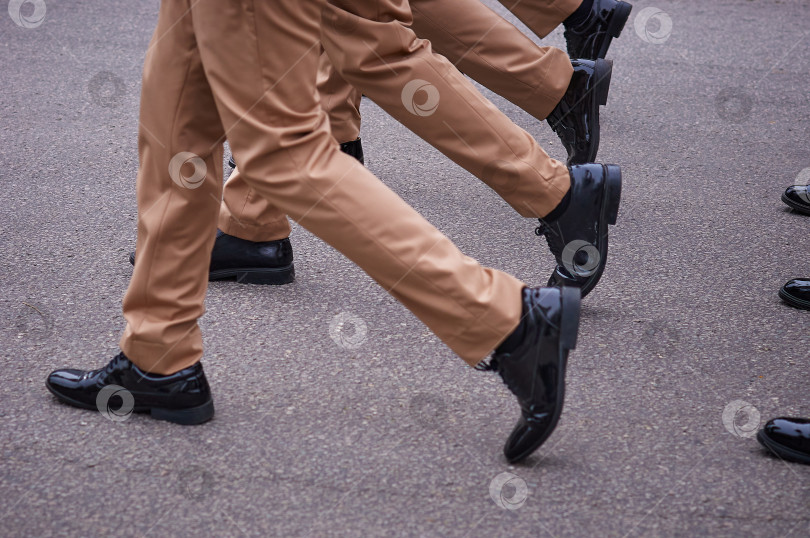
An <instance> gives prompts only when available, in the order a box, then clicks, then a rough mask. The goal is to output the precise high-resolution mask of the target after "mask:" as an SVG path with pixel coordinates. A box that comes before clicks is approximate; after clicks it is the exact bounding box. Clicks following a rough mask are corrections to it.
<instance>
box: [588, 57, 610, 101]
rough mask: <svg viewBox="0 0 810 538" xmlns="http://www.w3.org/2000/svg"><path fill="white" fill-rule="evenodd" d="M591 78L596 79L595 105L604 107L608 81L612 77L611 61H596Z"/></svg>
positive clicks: (608, 86)
mask: <svg viewBox="0 0 810 538" xmlns="http://www.w3.org/2000/svg"><path fill="white" fill-rule="evenodd" d="M593 76H594V78H596V103H597V104H599V105H602V106H605V105H606V104H607V100H608V93H609V92H610V79H611V78H612V77H613V60H602V59H599V60H596V63H595V64H594V67H593Z"/></svg>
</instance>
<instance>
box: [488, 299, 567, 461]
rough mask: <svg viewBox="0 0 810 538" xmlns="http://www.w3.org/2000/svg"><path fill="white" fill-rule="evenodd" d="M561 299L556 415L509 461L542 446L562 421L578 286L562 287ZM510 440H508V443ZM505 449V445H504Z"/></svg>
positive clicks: (524, 457)
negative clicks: (537, 436) (525, 447)
mask: <svg viewBox="0 0 810 538" xmlns="http://www.w3.org/2000/svg"><path fill="white" fill-rule="evenodd" d="M560 301H561V302H562V307H561V309H560V310H561V311H560V344H559V347H558V354H557V359H558V364H557V366H558V367H557V371H558V372H559V373H558V376H557V405H556V406H554V415H553V416H552V417H551V422H550V426H549V427H548V429H547V430H546V432H545V433H544V435H543V436H542V437H540V438H538V439H537V440H536V441H535V442H534V443H532V445H531V446H530V447H529V448H527V449H526V450H524V451H523V452H521V453H520V454H518V455H517V456H513V457H511V458H509V457H507V458H506V459H507V461H509V463H517V462H519V461H521V460H523V459H526V458H527V457H529V456H530V455H531V454H532V453H533V452H534V451H535V450H537V449H538V448H540V447H541V446H542V445H543V443H545V442H546V440H547V439H548V438H549V437H550V436H551V434H552V433H554V430H555V429H556V428H557V423H558V422H559V421H560V415H562V409H563V404H564V403H565V370H566V367H567V366H568V352H569V351H571V350H572V349H574V348H576V345H577V334H578V333H579V312H580V304H581V298H580V295H579V289H578V288H572V287H568V286H565V287H563V288H561V289H560ZM508 442H509V441H507V444H508ZM504 450H505V447H504Z"/></svg>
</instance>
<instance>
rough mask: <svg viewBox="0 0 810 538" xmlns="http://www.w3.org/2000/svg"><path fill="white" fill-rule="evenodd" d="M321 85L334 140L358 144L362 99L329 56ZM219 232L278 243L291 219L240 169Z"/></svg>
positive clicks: (322, 67)
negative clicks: (247, 178)
mask: <svg viewBox="0 0 810 538" xmlns="http://www.w3.org/2000/svg"><path fill="white" fill-rule="evenodd" d="M474 1H475V0H474ZM317 85H318V93H319V94H320V99H321V107H322V108H323V109H324V110H325V111H326V113H327V115H328V116H329V124H330V126H331V129H332V136H333V137H334V138H335V140H337V141H338V142H340V143H343V142H350V141H352V140H356V139H357V137H358V136H360V100H361V98H362V95H361V93H360V92H359V91H357V90H356V89H355V87H354V86H352V85H351V84H349V83H348V82H346V81H345V80H343V77H341V76H340V74H338V72H337V71H335V69H334V68H333V67H332V62H331V61H330V60H329V56H327V55H326V53H321V57H320V63H319V67H318V80H317ZM219 229H220V230H222V231H223V232H225V233H226V234H229V235H233V236H236V237H238V238H240V239H245V240H247V241H275V240H278V239H284V238H285V237H289V235H290V223H289V222H288V221H287V216H286V215H285V214H284V213H283V212H282V211H281V210H279V209H278V208H277V207H275V206H274V205H273V204H272V203H271V202H270V201H269V200H267V199H265V198H262V197H261V196H259V195H258V194H257V193H256V191H254V190H253V189H251V188H250V187H249V186H248V185H247V183H245V181H244V179H243V178H242V173H241V172H240V171H239V169H238V168H237V169H236V170H234V171H233V174H231V177H230V178H228V181H227V183H225V191H224V193H223V197H222V207H221V209H220V213H219Z"/></svg>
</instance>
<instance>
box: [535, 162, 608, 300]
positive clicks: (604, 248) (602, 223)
mask: <svg viewBox="0 0 810 538" xmlns="http://www.w3.org/2000/svg"><path fill="white" fill-rule="evenodd" d="M602 169H603V170H604V174H605V185H604V190H603V196H602V211H601V213H600V215H599V230H600V231H604V237H602V238H600V239H601V241H599V245H597V246H598V248H599V256H600V268H599V270H598V271H597V272H596V273H594V274H593V275H591V276H590V277H589V278H588V279H587V280H585V282H584V283H583V284H582V286H580V287H579V288H578V289H579V290H580V292H581V294H582V297H583V298H584V297H585V296H586V295H588V294H589V293H590V292H591V291H593V289H594V288H595V287H596V285H597V284H598V283H599V281H600V280H601V279H602V273H604V272H605V266H606V265H607V259H608V226H610V225H615V224H616V221H617V220H618V217H619V205H620V204H621V199H622V171H621V168H620V167H619V166H618V165H615V164H605V165H602ZM556 274H557V270H555V271H554V272H553V273H552V274H551V278H549V279H548V286H551V287H560V284H561V283H560V282H558V281H557V277H556ZM563 282H564V281H563Z"/></svg>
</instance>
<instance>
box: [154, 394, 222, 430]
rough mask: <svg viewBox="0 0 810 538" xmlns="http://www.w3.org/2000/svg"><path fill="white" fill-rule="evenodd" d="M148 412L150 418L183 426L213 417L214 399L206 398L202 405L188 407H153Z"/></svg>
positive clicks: (199, 422) (200, 422)
mask: <svg viewBox="0 0 810 538" xmlns="http://www.w3.org/2000/svg"><path fill="white" fill-rule="evenodd" d="M149 414H150V415H152V418H156V419H158V420H165V421H167V422H174V423H175V424H182V425H184V426H190V425H193V424H202V423H203V422H206V421H208V420H211V419H212V418H213V417H214V400H208V401H207V402H205V403H204V404H202V405H198V406H197V407H189V408H188V409H162V408H159V407H153V408H152V409H150V410H149Z"/></svg>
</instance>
